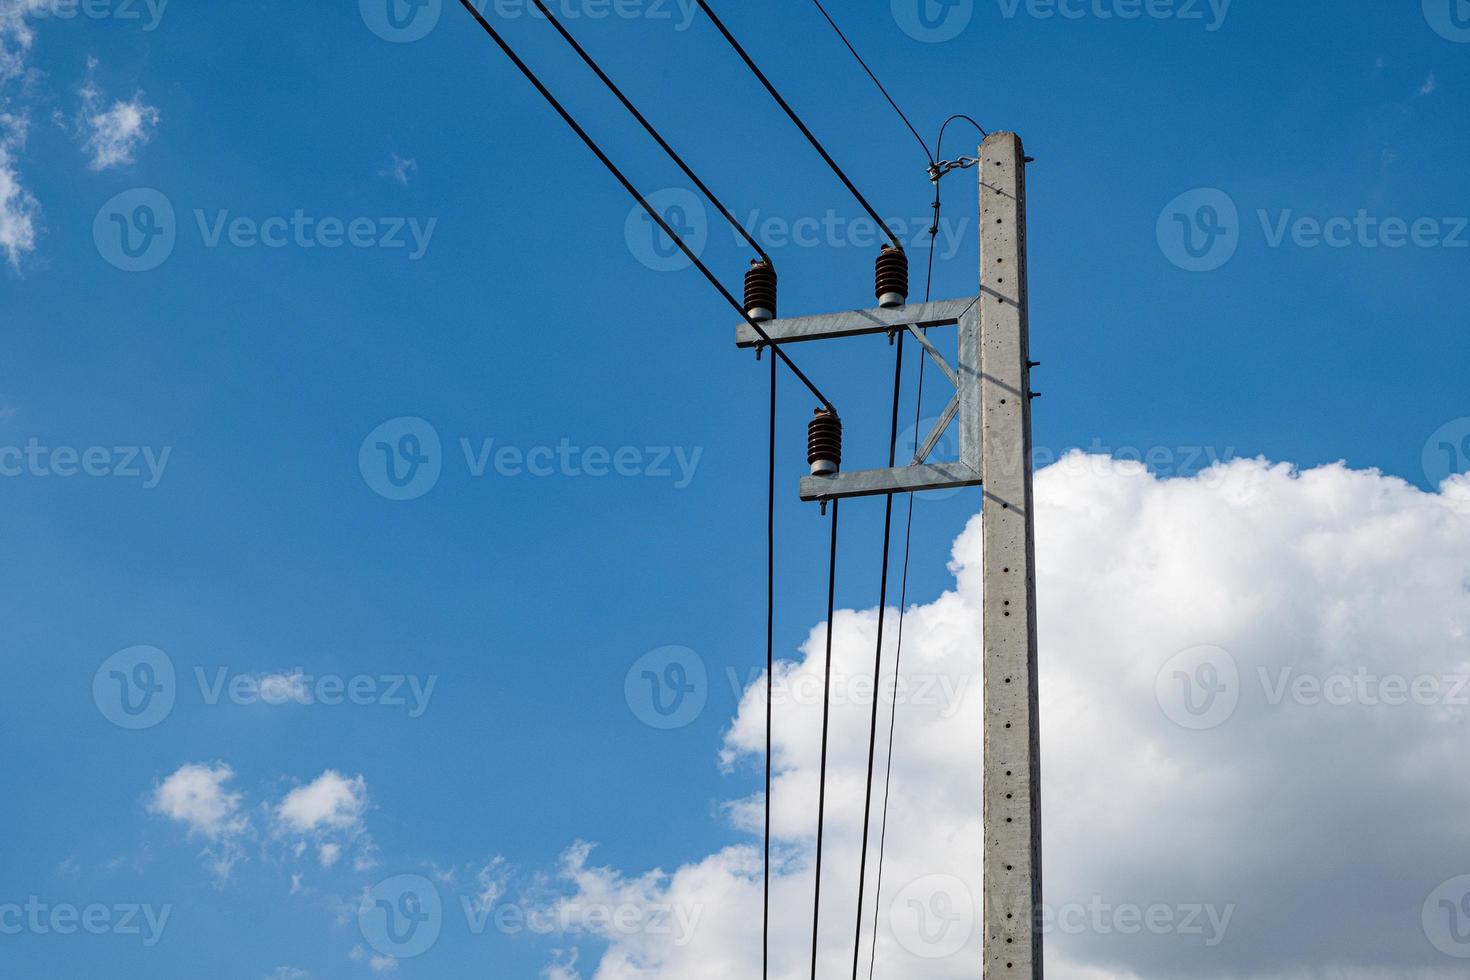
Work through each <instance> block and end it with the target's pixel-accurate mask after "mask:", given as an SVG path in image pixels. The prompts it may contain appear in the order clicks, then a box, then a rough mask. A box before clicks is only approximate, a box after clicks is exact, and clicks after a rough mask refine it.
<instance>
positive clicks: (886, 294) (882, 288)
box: [877, 245, 909, 309]
mask: <svg viewBox="0 0 1470 980" xmlns="http://www.w3.org/2000/svg"><path fill="white" fill-rule="evenodd" d="M877 293H878V305H879V306H882V307H884V308H886V309H892V308H893V307H896V306H903V305H904V304H905V303H907V302H908V301H909V257H908V253H906V252H904V250H903V249H901V248H894V247H893V246H892V245H884V246H883V251H881V252H879V253H878V271H877Z"/></svg>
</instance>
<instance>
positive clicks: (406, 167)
mask: <svg viewBox="0 0 1470 980" xmlns="http://www.w3.org/2000/svg"><path fill="white" fill-rule="evenodd" d="M418 168H419V162H418V161H417V160H413V159H404V158H403V157H401V156H399V155H398V154H396V153H395V154H393V162H392V163H391V164H389V165H388V166H387V167H386V168H384V169H383V170H380V171H378V176H379V177H387V178H389V179H390V180H396V181H398V183H400V184H402V185H403V186H405V187H407V186H408V178H409V175H411V174H412V173H413V172H414V171H415V170H417V169H418Z"/></svg>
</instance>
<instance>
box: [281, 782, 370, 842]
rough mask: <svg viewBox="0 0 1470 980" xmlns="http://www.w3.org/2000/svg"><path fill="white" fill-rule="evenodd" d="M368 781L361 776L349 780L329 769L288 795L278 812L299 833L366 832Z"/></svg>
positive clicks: (286, 824)
mask: <svg viewBox="0 0 1470 980" xmlns="http://www.w3.org/2000/svg"><path fill="white" fill-rule="evenodd" d="M367 805H368V797H367V781H366V780H365V779H363V778H362V777H361V776H354V777H352V778H351V779H348V778H347V777H346V776H343V775H342V774H341V773H340V772H337V771H336V770H335V769H328V770H327V771H326V772H324V773H322V774H321V775H320V776H318V777H317V778H316V779H315V780H313V781H312V782H310V783H307V784H306V785H305V786H298V787H296V788H295V789H293V790H292V791H291V792H289V793H287V794H286V797H285V799H283V800H281V803H280V805H279V806H278V807H277V808H276V816H277V817H278V818H279V819H280V820H281V822H282V823H283V824H284V825H285V826H286V827H288V828H290V829H291V830H294V831H296V832H297V833H301V834H305V833H310V832H312V831H317V830H346V831H352V832H356V831H359V830H361V829H362V815H363V813H364V812H365V811H366V810H367Z"/></svg>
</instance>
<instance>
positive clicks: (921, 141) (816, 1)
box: [812, 0, 936, 164]
mask: <svg viewBox="0 0 1470 980" xmlns="http://www.w3.org/2000/svg"><path fill="white" fill-rule="evenodd" d="M812 3H814V4H816V5H817V9H818V10H820V11H821V12H822V16H823V17H825V18H827V23H829V24H831V25H832V30H834V31H836V32H837V36H838V37H839V38H841V39H842V43H843V44H845V45H847V50H848V51H850V52H852V56H853V57H854V58H856V59H857V63H858V64H860V65H862V66H863V71H865V72H867V73H868V77H869V78H871V79H872V80H873V84H874V85H876V86H878V91H880V92H882V93H883V98H885V99H887V100H888V104H889V105H891V106H893V111H894V112H896V113H898V117H899V118H900V119H902V120H903V124H904V125H905V126H907V127H908V128H909V132H911V133H913V134H914V139H916V140H918V141H919V148H920V149H922V150H923V151H924V155H925V156H926V157H928V158H929V162H930V163H931V164H932V163H935V162H936V161H935V160H934V154H932V153H930V152H929V144H928V143H925V142H924V137H922V136H920V135H919V131H918V130H917V129H915V128H914V124H913V123H912V122H910V121H909V117H908V116H907V115H906V114H905V113H904V111H903V110H902V109H900V108H899V107H898V103H897V102H895V101H894V99H893V96H891V95H889V94H888V89H887V88H886V87H885V86H884V84H883V83H882V82H880V81H879V80H878V76H877V75H876V74H874V73H873V69H871V68H869V67H868V63H867V62H866V61H864V60H863V56H862V55H860V54H858V52H857V48H855V47H853V46H852V42H851V41H849V40H848V39H847V35H846V34H844V33H843V32H842V28H840V27H838V26H837V21H835V20H833V19H832V15H831V14H829V13H827V8H826V7H824V6H822V0H812Z"/></svg>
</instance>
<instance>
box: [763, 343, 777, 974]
mask: <svg viewBox="0 0 1470 980" xmlns="http://www.w3.org/2000/svg"><path fill="white" fill-rule="evenodd" d="M766 474H767V476H766V799H765V802H766V859H765V903H764V906H763V912H762V915H761V976H762V977H763V978H764V977H769V976H770V975H771V712H772V706H771V705H772V696H773V694H774V691H773V687H774V683H775V682H774V680H773V679H772V678H773V676H774V675H775V672H776V359H775V358H774V357H773V358H771V439H770V458H769V460H768V468H767V470H766Z"/></svg>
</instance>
